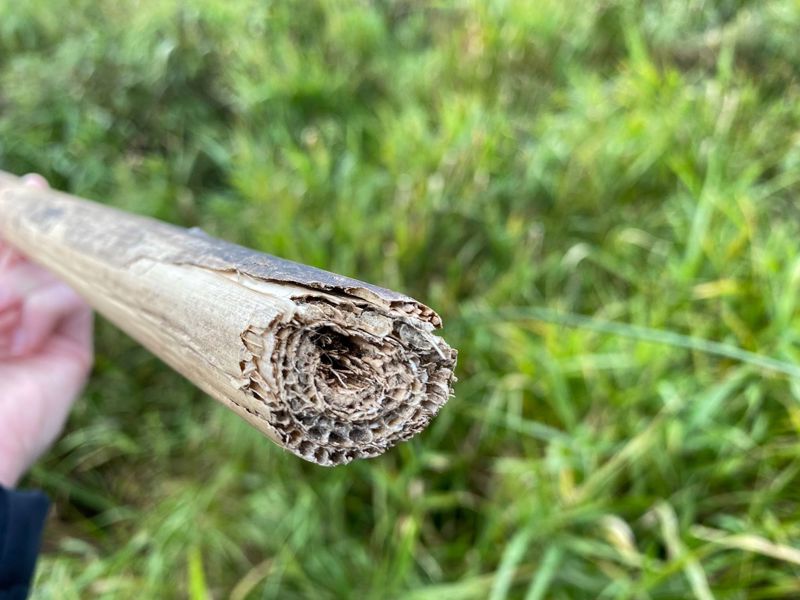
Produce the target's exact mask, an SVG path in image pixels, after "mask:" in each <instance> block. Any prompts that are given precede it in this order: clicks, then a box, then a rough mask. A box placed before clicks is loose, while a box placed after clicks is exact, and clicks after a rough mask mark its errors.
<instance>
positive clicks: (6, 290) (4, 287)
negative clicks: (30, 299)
mask: <svg viewBox="0 0 800 600" xmlns="http://www.w3.org/2000/svg"><path fill="white" fill-rule="evenodd" d="M21 302H22V297H21V296H20V295H19V294H18V293H17V291H16V290H15V289H14V288H12V287H11V286H10V285H8V284H7V283H6V282H4V281H2V280H0V315H2V314H3V312H4V311H6V310H9V309H11V308H13V307H15V306H18V305H19V304H20V303H21Z"/></svg>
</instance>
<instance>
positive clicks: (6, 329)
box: [0, 305, 22, 335]
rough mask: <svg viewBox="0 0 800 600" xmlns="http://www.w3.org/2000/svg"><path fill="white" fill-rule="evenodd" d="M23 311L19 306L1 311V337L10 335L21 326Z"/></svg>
mask: <svg viewBox="0 0 800 600" xmlns="http://www.w3.org/2000/svg"><path fill="white" fill-rule="evenodd" d="M20 317H22V310H20V307H19V305H16V306H11V307H9V308H7V309H6V310H3V311H0V335H4V334H9V333H10V332H11V331H13V330H14V329H16V328H17V326H18V325H19V320H20Z"/></svg>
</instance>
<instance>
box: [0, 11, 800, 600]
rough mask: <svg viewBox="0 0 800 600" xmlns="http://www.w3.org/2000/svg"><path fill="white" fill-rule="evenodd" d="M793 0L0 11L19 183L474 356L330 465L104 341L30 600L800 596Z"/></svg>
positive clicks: (2, 139)
mask: <svg viewBox="0 0 800 600" xmlns="http://www.w3.org/2000/svg"><path fill="white" fill-rule="evenodd" d="M798 31H800V3H798V2H797V0H759V1H745V0H719V1H716V2H712V1H710V0H707V1H704V0H673V1H670V0H647V1H642V2H632V1H631V2H627V1H624V0H604V1H602V2H597V1H596V0H576V1H570V2H565V1H563V0H537V1H536V2H529V1H525V0H495V1H490V2H486V1H483V0H474V1H471V2H463V3H462V2H458V3H448V2H437V3H421V2H412V1H408V0H405V1H404V0H397V1H388V0H383V1H379V0H375V1H373V2H367V1H360V2H355V1H354V2H336V1H334V0H327V1H324V0H314V1H302V2H301V1H296V2H287V1H271V2H270V1H266V0H236V1H235V2H228V1H226V0H195V1H193V2H191V3H187V2H182V1H181V0H158V1H156V0H152V1H150V0H119V1H117V2H97V1H96V0H26V1H25V2H2V3H0V166H1V167H2V168H4V169H6V170H11V171H15V172H18V173H23V172H28V171H38V172H41V173H43V174H44V175H46V176H47V177H48V178H49V179H50V180H51V182H52V184H53V185H54V186H56V187H59V188H63V189H66V190H70V191H72V192H75V193H78V194H81V195H84V196H88V197H91V198H97V199H101V200H103V201H105V202H108V203H110V204H113V205H115V206H119V207H122V208H125V209H128V210H132V211H136V212H140V213H145V214H149V215H154V216H156V217H159V218H161V219H166V220H168V221H172V222H175V223H179V224H182V225H186V226H200V227H203V228H204V229H206V230H207V231H209V232H211V233H212V234H216V235H218V236H222V237H224V238H227V239H231V240H234V241H238V242H240V243H243V244H246V245H249V246H253V247H256V248H259V249H262V250H265V251H268V252H270V253H273V254H278V255H281V256H284V257H287V258H291V259H294V260H298V261H302V262H305V263H310V264H313V265H317V266H320V267H323V268H326V269H329V270H333V271H338V272H341V273H345V274H349V275H352V276H356V277H359V278H362V279H366V280H369V281H372V282H375V283H378V284H382V285H384V286H387V287H392V288H397V289H400V290H404V291H406V292H408V293H409V294H412V295H415V296H417V297H419V298H421V299H423V300H424V301H426V302H428V303H429V304H431V305H432V306H434V307H435V308H437V309H438V310H439V311H440V312H441V313H442V315H443V317H444V320H445V324H446V329H445V335H446V336H447V339H448V340H449V341H450V342H451V343H452V344H453V345H454V346H455V347H457V348H459V349H460V351H461V355H460V365H459V378H460V383H459V384H458V386H457V390H456V398H455V399H453V400H452V401H451V403H450V404H449V405H448V406H447V407H446V409H445V410H444V411H443V412H442V413H441V415H440V416H439V417H438V419H437V420H436V421H435V423H434V424H433V426H432V427H431V428H430V429H429V430H428V431H427V432H426V433H424V434H423V435H422V436H420V437H419V438H418V439H416V440H414V441H412V442H410V443H408V444H405V445H403V446H402V447H399V448H397V449H395V450H394V451H392V452H390V453H389V454H388V455H386V456H384V457H382V458H380V459H377V460H371V461H365V462H360V463H357V464H352V465H349V466H347V467H343V468H337V469H334V470H327V469H324V468H319V467H315V466H313V465H310V464H306V463H304V462H302V461H300V460H298V459H297V458H295V457H294V456H290V455H288V454H286V453H284V452H282V451H281V450H279V449H278V448H277V447H276V446H274V445H273V444H271V443H270V442H269V441H267V440H266V439H264V438H262V437H261V436H260V435H259V434H258V433H256V432H255V431H254V430H251V429H250V428H249V427H248V426H247V425H245V424H244V423H243V422H241V421H240V420H239V419H238V418H236V417H235V416H234V415H233V414H232V413H230V412H228V411H226V410H224V409H223V408H221V407H219V406H217V405H216V404H214V403H212V402H211V401H210V400H208V399H207V398H206V397H204V396H203V394H201V393H200V392H198V391H197V390H195V389H193V388H192V387H191V386H189V385H188V384H186V383H185V382H184V381H182V380H181V378H180V377H179V376H177V375H175V374H173V373H172V372H170V371H169V370H168V369H167V368H165V367H164V366H163V365H162V364H160V363H159V362H158V361H157V360H156V359H154V358H153V357H152V356H150V355H149V354H148V353H147V352H145V351H144V350H142V349H141V348H139V347H138V346H137V345H136V344H135V343H133V342H132V341H131V340H130V339H128V338H127V337H125V336H123V335H122V334H120V332H119V331H117V330H116V329H114V328H113V327H111V326H109V325H107V324H105V323H100V326H99V332H98V351H99V355H98V359H97V366H96V369H95V374H94V377H93V380H92V383H91V385H90V386H89V388H88V390H87V392H86V394H85V397H84V398H83V399H82V401H81V402H80V404H79V405H78V407H77V409H76V411H75V413H74V416H73V418H72V420H71V422H70V426H69V430H68V432H67V434H66V435H65V437H64V438H63V439H62V440H61V442H60V443H59V444H58V446H57V447H56V448H55V449H54V451H53V452H52V453H51V454H50V455H49V456H48V457H47V459H46V460H45V461H44V462H43V463H42V464H41V465H40V466H39V467H37V469H36V470H35V472H34V473H33V474H32V476H31V477H29V479H28V481H27V484H28V485H31V486H39V487H42V488H44V489H45V490H46V491H47V492H48V493H49V494H50V495H51V496H52V497H53V498H54V500H55V503H56V514H55V516H54V518H53V519H52V520H51V522H50V524H49V528H48V532H47V540H46V554H45V556H44V558H43V560H42V562H41V564H40V568H39V574H38V580H37V592H36V594H37V596H38V597H39V598H59V599H71V598H89V597H98V598H171V597H190V598H193V599H201V598H227V597H230V598H233V599H236V600H242V599H244V598H289V599H291V598H315V599H317V598H347V597H350V598H416V599H426V598H431V599H435V600H439V599H442V598H447V599H454V598H455V599H458V598H487V597H488V598H492V599H501V598H506V597H509V598H527V599H535V598H556V599H562V598H635V599H640V598H642V599H643V598H698V599H702V600H707V599H709V598H797V597H800V543H798V540H799V539H800V367H798V366H797V364H798V362H800V345H799V343H800V307H798V297H799V296H798V291H799V289H798V288H799V287H800V220H799V219H798V217H800V209H799V208H798V203H797V197H798V193H799V192H800V85H798V69H800V36H798V35H797V32H798Z"/></svg>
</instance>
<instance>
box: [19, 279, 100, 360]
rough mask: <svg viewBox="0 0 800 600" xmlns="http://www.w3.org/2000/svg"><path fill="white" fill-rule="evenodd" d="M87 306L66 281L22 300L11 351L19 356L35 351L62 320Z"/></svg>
mask: <svg viewBox="0 0 800 600" xmlns="http://www.w3.org/2000/svg"><path fill="white" fill-rule="evenodd" d="M85 307H86V304H85V302H84V301H83V299H82V298H81V297H80V296H78V294H77V293H75V292H74V291H73V290H72V289H71V288H69V287H68V286H67V285H66V284H63V283H57V284H54V285H52V286H47V287H45V288H43V289H41V290H38V291H36V292H35V293H34V294H32V295H31V296H29V297H28V298H26V299H25V302H24V304H23V305H22V315H21V318H20V323H19V327H18V328H17V331H16V332H15V334H14V338H13V341H12V343H11V354H12V355H15V356H22V355H25V354H28V353H29V352H32V351H34V350H37V349H38V348H39V347H40V346H41V345H42V344H43V343H44V342H45V341H46V340H47V338H48V337H49V336H50V334H52V333H53V332H54V331H55V330H56V329H57V328H58V326H59V325H60V324H61V322H62V321H64V320H66V319H67V318H68V317H70V316H72V315H73V314H75V313H77V312H80V311H83V310H84V309H85Z"/></svg>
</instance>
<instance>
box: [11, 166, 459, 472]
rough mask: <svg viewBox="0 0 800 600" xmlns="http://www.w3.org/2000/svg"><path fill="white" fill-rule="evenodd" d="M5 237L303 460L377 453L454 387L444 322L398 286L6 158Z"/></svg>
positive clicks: (425, 417)
mask: <svg viewBox="0 0 800 600" xmlns="http://www.w3.org/2000/svg"><path fill="white" fill-rule="evenodd" d="M0 237H2V238H4V239H6V240H7V241H8V242H10V243H11V244H12V245H14V246H15V247H17V248H19V249H20V250H21V251H22V252H24V253H25V254H26V255H27V256H28V257H30V258H31V259H32V260H33V261H35V262H37V263H39V264H41V265H43V266H44V267H46V268H48V269H50V270H52V271H53V272H55V273H57V274H58V275H59V276H60V277H61V278H62V279H63V280H64V281H66V282H67V283H69V284H70V285H71V286H72V287H73V288H74V289H75V290H76V291H78V292H79V293H80V294H81V295H82V296H83V297H84V298H86V300H87V301H88V302H89V303H90V304H91V305H92V306H93V307H94V308H95V309H96V310H97V311H98V312H99V313H100V314H102V315H103V316H105V317H106V318H107V319H108V320H109V321H111V322H112V323H114V324H115V325H117V326H118V327H119V328H120V329H122V330H124V331H125V332H127V333H128V334H129V335H130V336H132V337H133V338H134V339H136V340H138V341H139V342H140V343H141V344H143V345H144V346H145V347H147V348H148V349H149V350H150V351H152V352H153V353H154V354H156V355H157V356H158V357H160V358H161V359H162V360H164V361H165V362H166V363H167V364H169V365H170V366H171V367H172V368H174V369H175V370H176V371H178V372H179V373H181V374H182V375H184V376H185V377H186V378H188V379H189V380H190V381H192V382H193V383H194V384H195V385H197V386H198V387H199V388H201V389H202V390H204V391H205V392H207V393H208V394H209V395H211V396H212V397H214V398H215V399H217V400H218V401H219V402H221V403H222V404H224V405H225V406H227V407H228V408H229V409H230V410H232V411H234V412H235V413H237V414H238V415H239V416H241V417H242V418H244V419H245V420H246V421H248V422H249V423H250V424H252V425H253V426H254V427H256V428H257V429H258V430H259V431H262V432H263V433H264V434H266V435H267V436H268V437H270V438H271V439H272V440H273V441H275V442H276V443H277V444H278V445H280V446H281V447H283V448H285V449H287V450H289V451H291V452H293V453H294V454H296V455H298V456H300V457H302V458H304V459H306V460H309V461H311V462H314V463H317V464H320V465H326V466H333V465H338V464H344V463H347V462H350V461H352V460H354V459H357V458H368V457H373V456H377V455H379V454H382V453H383V452H385V451H386V450H387V449H388V448H390V447H392V446H394V445H395V444H397V443H398V442H401V441H404V440H407V439H409V438H411V437H412V436H414V435H415V434H416V433H418V432H420V431H421V430H423V429H424V428H425V427H426V426H427V425H428V423H429V422H430V420H431V419H432V418H433V417H434V416H435V415H436V413H437V412H438V411H439V409H440V408H441V407H442V406H443V405H444V403H445V402H446V401H447V400H448V398H449V396H450V395H451V391H452V384H453V381H454V376H453V370H454V367H455V362H456V352H455V350H453V349H452V348H450V346H448V345H447V343H446V342H445V341H444V340H443V339H442V338H440V337H438V336H436V335H434V334H433V331H434V330H435V329H436V328H438V327H440V326H441V320H440V318H439V316H438V315H437V314H436V313H435V312H434V311H433V310H431V309H430V308H428V307H427V306H425V305H423V304H421V303H420V302H417V301H416V300H414V299H412V298H409V297H407V296H404V295H402V294H399V293H396V292H393V291H390V290H386V289H383V288H380V287H376V286H373V285H370V284H368V283H363V282H361V281H357V280H354V279H349V278H347V277H342V276H340V275H335V274H333V273H328V272H326V271H322V270H320V269H316V268H313V267H309V266H306V265H302V264H298V263H294V262H290V261H287V260H283V259H280V258H276V257H273V256H269V255H267V254H262V253H260V252H256V251H254V250H250V249H248V248H244V247H241V246H237V245H235V244H231V243H228V242H225V241H222V240H219V239H215V238H212V237H210V236H208V235H206V234H205V233H203V232H202V231H200V230H198V229H190V230H187V229H183V228H181V227H176V226H173V225H169V224H167V223H164V222H161V221H158V220H155V219H151V218H147V217H142V216H138V215H132V214H129V213H126V212H124V211H120V210H117V209H114V208H111V207H108V206H104V205H101V204H97V203H94V202H91V201H89V200H84V199H81V198H77V197H74V196H70V195H68V194H64V193H60V192H57V191H53V190H40V189H34V188H31V187H26V186H22V185H20V181H19V179H18V178H16V177H14V176H12V175H8V174H4V173H1V172H0Z"/></svg>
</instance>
